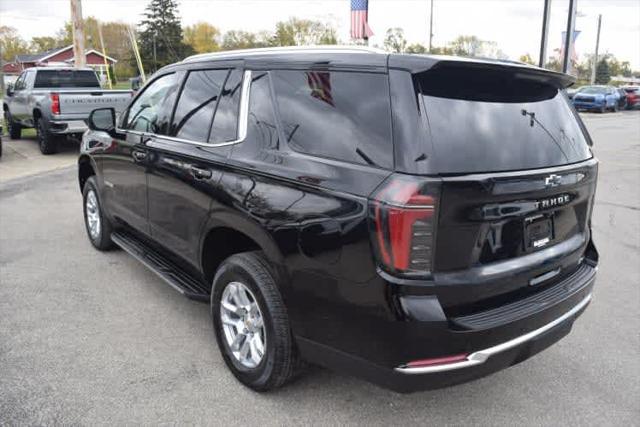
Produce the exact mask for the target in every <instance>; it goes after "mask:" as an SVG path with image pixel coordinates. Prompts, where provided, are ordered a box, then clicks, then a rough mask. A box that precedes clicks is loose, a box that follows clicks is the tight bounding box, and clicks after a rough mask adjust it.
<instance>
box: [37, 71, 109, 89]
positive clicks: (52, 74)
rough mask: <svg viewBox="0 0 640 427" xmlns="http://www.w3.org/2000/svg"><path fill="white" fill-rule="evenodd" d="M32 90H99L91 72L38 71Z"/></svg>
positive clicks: (94, 76) (98, 85) (97, 82)
mask: <svg viewBox="0 0 640 427" xmlns="http://www.w3.org/2000/svg"><path fill="white" fill-rule="evenodd" d="M33 87H34V88H67V87H69V88H100V82H99V81H98V77H97V76H96V73H95V72H93V71H91V70H74V69H68V70H38V72H37V73H36V81H35V83H34V85H33Z"/></svg>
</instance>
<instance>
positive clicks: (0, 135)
mask: <svg viewBox="0 0 640 427" xmlns="http://www.w3.org/2000/svg"><path fill="white" fill-rule="evenodd" d="M0 157H2V124H0Z"/></svg>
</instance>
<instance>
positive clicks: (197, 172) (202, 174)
mask: <svg viewBox="0 0 640 427" xmlns="http://www.w3.org/2000/svg"><path fill="white" fill-rule="evenodd" d="M191 175H193V176H194V178H195V179H209V178H211V176H212V173H211V171H210V170H209V169H204V168H199V167H197V166H191Z"/></svg>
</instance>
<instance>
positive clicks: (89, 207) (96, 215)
mask: <svg viewBox="0 0 640 427" xmlns="http://www.w3.org/2000/svg"><path fill="white" fill-rule="evenodd" d="M85 212H86V215H87V228H88V229H89V235H90V236H91V238H92V239H93V240H96V239H98V238H99V237H100V207H99V205H98V198H97V196H96V192H95V191H94V190H89V192H88V193H87V200H86V202H85Z"/></svg>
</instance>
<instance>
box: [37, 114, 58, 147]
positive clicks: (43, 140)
mask: <svg viewBox="0 0 640 427" xmlns="http://www.w3.org/2000/svg"><path fill="white" fill-rule="evenodd" d="M35 127H36V137H37V139H38V145H39V146H40V152H41V153H42V154H55V153H56V152H57V151H58V141H57V140H56V137H55V136H54V135H51V133H49V129H47V125H46V123H45V121H44V120H42V119H36V126H35Z"/></svg>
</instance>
